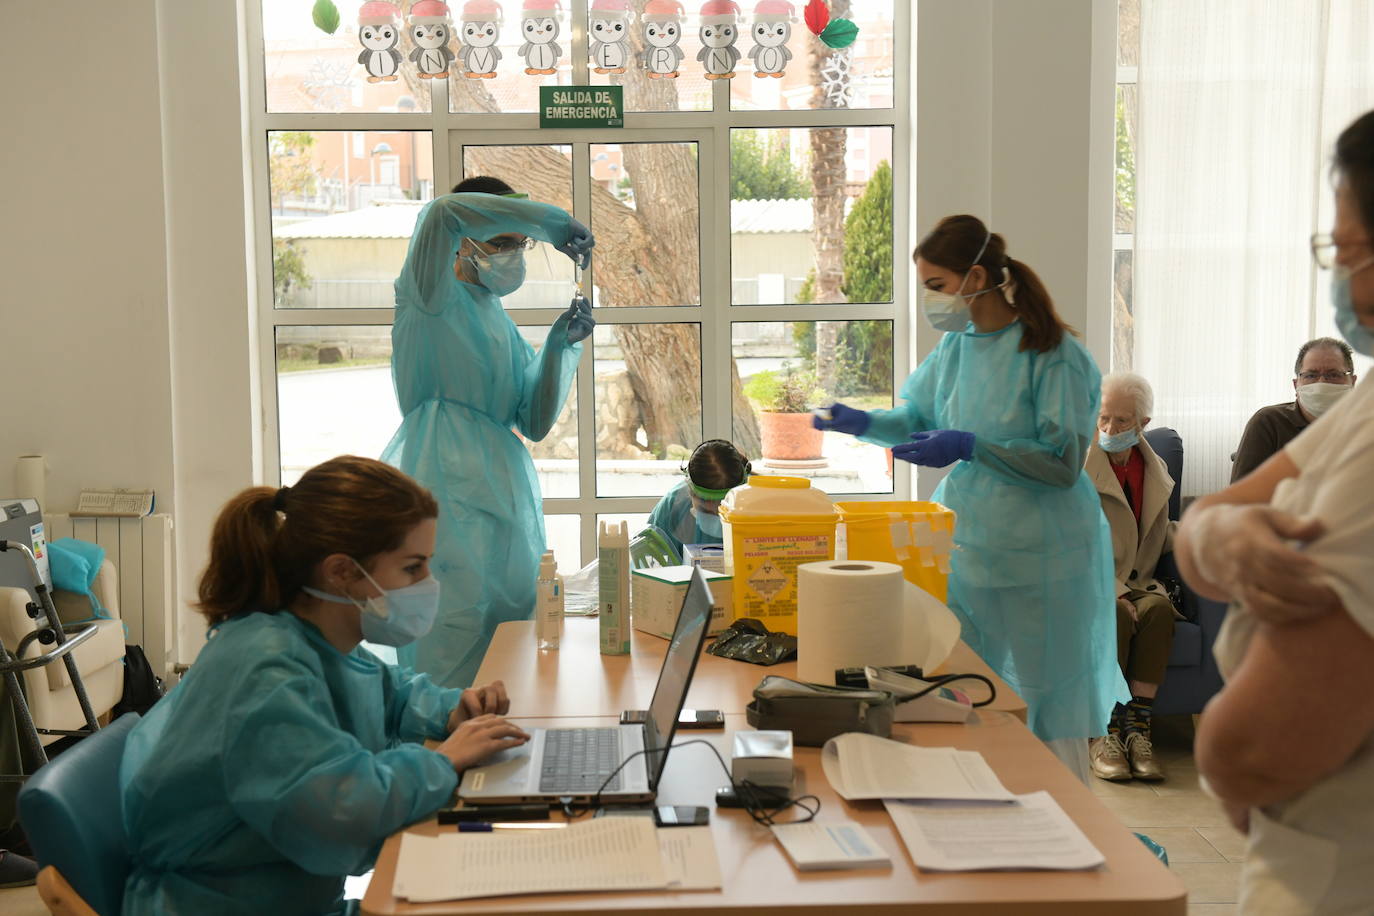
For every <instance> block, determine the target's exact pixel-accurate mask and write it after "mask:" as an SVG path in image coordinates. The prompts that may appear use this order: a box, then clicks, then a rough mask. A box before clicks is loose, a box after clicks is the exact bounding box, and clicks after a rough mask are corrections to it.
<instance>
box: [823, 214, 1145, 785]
mask: <svg viewBox="0 0 1374 916" xmlns="http://www.w3.org/2000/svg"><path fill="white" fill-rule="evenodd" d="M914 257H915V261H916V269H917V272H918V273H919V275H920V278H921V284H922V287H923V288H922V298H921V305H922V308H923V310H924V312H925V314H926V317H927V318H928V319H929V320H930V322H931V324H932V325H934V326H935V327H936V328H937V329H939V330H941V331H945V332H946V333H945V335H944V338H943V339H942V340H941V341H940V343H939V346H937V347H936V349H935V352H933V353H932V354H931V355H930V356H929V357H927V358H926V360H925V361H924V362H922V363H921V365H920V366H918V367H917V368H916V371H915V372H913V373H912V374H911V377H910V378H908V379H907V381H906V385H905V386H904V387H903V388H902V397H903V398H904V399H905V400H906V403H905V404H904V405H902V406H900V407H896V408H894V409H892V410H878V411H873V412H871V413H868V412H865V411H862V410H855V409H853V408H850V407H846V406H845V405H843V404H836V405H834V406H833V407H831V419H830V420H821V419H819V418H818V419H817V421H816V425H817V426H818V427H820V428H822V429H834V430H838V431H839V432H845V433H851V434H853V435H856V436H859V437H860V438H862V439H865V440H867V441H869V442H875V443H878V444H880V445H886V446H893V449H892V454H893V456H894V457H896V458H898V459H900V460H903V461H909V462H911V463H913V464H917V465H922V466H925V467H937V468H940V467H945V466H947V465H950V464H956V462H957V464H956V466H955V468H954V470H953V471H952V472H950V474H949V476H948V477H946V478H945V480H944V481H943V482H942V483H941V484H940V487H939V489H937V490H936V491H935V496H934V498H935V500H936V501H937V502H941V503H944V504H945V505H947V506H949V507H950V508H951V509H953V510H954V511H955V514H956V518H957V521H956V524H955V529H954V542H955V545H956V546H957V548H958V549H957V550H955V551H954V553H953V555H952V556H951V560H950V565H951V570H950V577H949V605H950V607H951V608H952V609H953V611H954V613H955V614H956V615H957V616H958V617H959V620H960V623H961V624H962V625H963V638H964V641H965V642H967V643H968V644H969V645H970V646H971V647H972V648H973V649H974V650H975V651H976V652H977V653H978V654H979V655H980V656H982V657H983V659H984V660H985V661H987V663H988V664H989V665H991V666H992V668H993V669H994V670H995V671H996V672H997V673H998V674H999V675H1000V676H1001V677H1002V679H1003V680H1005V681H1006V682H1007V683H1008V684H1010V685H1011V687H1012V689H1013V690H1015V691H1016V692H1017V694H1019V695H1020V696H1021V697H1022V698H1024V699H1025V700H1026V702H1027V705H1028V706H1029V725H1030V727H1031V730H1032V731H1034V732H1035V733H1036V735H1038V736H1039V737H1040V738H1041V739H1042V740H1044V741H1045V742H1047V743H1049V744H1050V747H1051V749H1052V750H1054V751H1055V753H1056V754H1058V755H1059V756H1060V758H1061V759H1063V760H1065V762H1066V763H1068V764H1070V768H1071V769H1073V770H1074V771H1075V772H1077V773H1079V774H1080V776H1081V777H1082V778H1083V779H1084V780H1085V781H1086V779H1087V742H1086V740H1083V739H1087V738H1092V737H1096V736H1098V735H1102V734H1105V732H1106V727H1107V720H1108V718H1109V717H1110V715H1111V711H1112V708H1113V706H1114V705H1115V703H1116V702H1117V701H1118V700H1121V701H1123V702H1124V701H1125V700H1126V699H1127V698H1129V696H1130V694H1129V692H1128V691H1127V690H1126V684H1125V682H1124V681H1123V680H1122V677H1121V671H1120V669H1119V668H1118V667H1117V665H1116V663H1115V660H1114V659H1115V655H1114V653H1115V648H1114V647H1115V645H1116V643H1115V639H1116V637H1115V627H1116V623H1115V594H1114V587H1113V567H1112V552H1111V534H1110V531H1109V530H1108V528H1107V523H1106V520H1105V518H1104V517H1103V515H1102V507H1101V505H1100V503H1099V501H1098V500H1097V498H1096V491H1095V490H1094V488H1093V484H1092V481H1091V480H1090V479H1089V478H1088V476H1087V474H1086V473H1085V472H1084V470H1083V463H1084V460H1085V458H1086V456H1087V452H1088V447H1089V445H1090V444H1091V443H1092V441H1093V437H1094V436H1095V435H1096V427H1095V423H1096V420H1097V411H1098V406H1099V401H1100V399H1101V393H1100V383H1101V373H1100V372H1099V371H1098V369H1097V365H1096V364H1095V363H1094V362H1093V358H1092V356H1091V355H1090V354H1089V353H1088V351H1087V350H1086V349H1085V348H1084V346H1083V345H1082V344H1081V343H1079V341H1078V340H1077V339H1076V337H1075V336H1074V334H1073V331H1072V329H1070V328H1069V327H1068V326H1067V325H1065V324H1064V322H1063V321H1062V320H1061V319H1060V317H1059V316H1058V314H1057V313H1056V312H1055V310H1054V303H1053V302H1052V301H1051V300H1050V296H1049V293H1048V292H1047V291H1046V289H1045V287H1044V285H1043V284H1042V283H1041V282H1040V278H1039V277H1037V276H1036V275H1035V273H1034V271H1032V270H1031V269H1030V267H1029V266H1027V265H1026V264H1024V263H1022V262H1021V261H1017V260H1015V259H1013V258H1010V257H1008V255H1007V249H1006V243H1005V241H1004V240H1003V239H1002V237H1001V236H1000V235H997V234H995V233H991V232H989V231H988V229H987V228H986V227H985V226H984V225H983V223H982V222H981V221H980V220H979V219H977V218H976V217H973V216H951V217H947V218H945V219H944V220H942V221H941V222H940V223H939V225H937V226H936V227H935V229H934V230H933V231H932V232H931V233H930V234H929V235H927V236H926V237H925V238H924V239H922V240H921V243H920V245H918V246H917V248H916V252H915V256H914Z"/></svg>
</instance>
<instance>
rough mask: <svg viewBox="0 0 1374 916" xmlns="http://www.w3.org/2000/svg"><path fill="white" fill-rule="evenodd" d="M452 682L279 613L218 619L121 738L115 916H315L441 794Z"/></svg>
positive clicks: (447, 777) (339, 898) (339, 902)
mask: <svg viewBox="0 0 1374 916" xmlns="http://www.w3.org/2000/svg"><path fill="white" fill-rule="evenodd" d="M461 693H462V691H461V690H447V689H444V688H441V687H437V686H435V685H434V684H433V683H431V682H430V679H429V678H428V677H426V676H424V675H415V674H412V673H411V672H409V671H404V670H401V669H398V668H396V667H394V666H391V665H387V664H385V663H383V662H381V661H380V660H379V659H377V658H376V657H375V656H373V655H372V654H371V653H369V652H368V651H367V650H366V649H362V648H357V649H354V650H353V651H352V652H350V653H348V654H347V655H345V654H344V653H342V652H340V651H339V650H337V649H335V648H334V647H333V646H331V645H330V644H329V643H328V642H327V641H326V640H325V638H324V637H323V636H322V635H321V634H320V632H319V631H318V630H317V629H315V627H314V626H313V625H311V624H308V623H306V622H304V621H302V620H300V619H299V618H297V617H296V616H295V615H294V614H291V613H289V612H285V611H283V612H281V613H277V614H265V613H253V614H247V615H245V616H243V617H239V618H236V619H234V620H231V621H229V622H227V623H225V624H223V625H222V626H220V627H219V628H218V630H217V631H215V633H214V635H213V637H212V638H211V639H210V641H209V643H208V644H207V645H206V646H205V648H204V649H203V650H201V653H200V656H199V657H198V658H197V659H196V663H195V665H194V666H193V667H192V668H191V670H190V672H189V673H188V674H187V675H186V677H185V678H184V679H183V680H182V681H181V683H180V684H178V685H177V686H176V688H175V689H174V690H172V692H171V693H169V694H167V696H166V697H164V698H163V699H162V700H161V701H159V702H158V704H157V705H156V706H154V707H153V708H152V710H151V711H150V712H149V713H148V715H147V716H146V717H145V718H144V719H143V721H142V722H140V723H139V724H138V726H137V727H136V728H135V729H134V730H133V731H132V732H131V733H130V734H129V742H128V745H127V746H126V747H125V750H124V759H123V762H122V764H121V766H120V771H119V780H120V786H121V789H122V792H123V807H124V827H125V830H126V832H127V834H128V842H129V859H130V862H131V863H132V871H131V873H130V875H129V877H128V880H127V882H126V884H125V889H124V916H143V914H180V913H203V914H209V913H215V914H237V913H241V914H245V916H246V914H262V913H274V914H294V913H311V914H317V913H329V912H337V911H341V910H342V908H343V879H344V876H345V875H350V874H362V873H363V872H366V871H367V870H368V869H369V868H371V867H372V863H373V860H374V859H375V858H376V856H377V852H378V850H380V848H381V844H382V841H383V840H385V839H386V837H387V836H388V835H389V834H391V833H393V832H395V831H396V830H398V829H399V828H401V827H403V826H404V825H406V824H409V823H411V822H412V821H416V820H419V819H421V818H423V817H426V816H428V815H429V814H432V813H433V812H434V811H436V810H438V809H439V808H441V807H443V806H444V805H445V804H447V803H448V801H449V799H450V798H451V796H452V794H453V790H454V788H455V787H456V786H457V776H456V774H455V773H454V771H453V765H452V764H451V763H450V762H449V761H448V759H447V758H446V757H444V756H443V755H442V754H439V753H437V752H435V751H431V750H427V749H426V748H425V747H423V746H422V745H420V744H418V743H410V742H418V741H420V740H422V739H424V738H441V737H443V736H444V734H445V728H446V724H447V721H448V715H449V712H450V711H451V710H452V709H453V707H454V706H456V705H457V704H458V699H459V696H460V695H461Z"/></svg>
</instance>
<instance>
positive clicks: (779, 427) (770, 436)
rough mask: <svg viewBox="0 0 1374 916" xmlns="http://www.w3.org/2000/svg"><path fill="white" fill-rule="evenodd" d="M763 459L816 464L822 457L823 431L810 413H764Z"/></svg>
mask: <svg viewBox="0 0 1374 916" xmlns="http://www.w3.org/2000/svg"><path fill="white" fill-rule="evenodd" d="M761 426H762V433H763V457H764V458H765V459H767V458H776V459H778V460H780V461H814V460H816V459H818V458H820V457H821V438H822V434H821V431H820V430H819V429H815V428H814V427H812V425H811V414H809V413H773V412H772V411H766V410H765V411H763V412H762V420H761Z"/></svg>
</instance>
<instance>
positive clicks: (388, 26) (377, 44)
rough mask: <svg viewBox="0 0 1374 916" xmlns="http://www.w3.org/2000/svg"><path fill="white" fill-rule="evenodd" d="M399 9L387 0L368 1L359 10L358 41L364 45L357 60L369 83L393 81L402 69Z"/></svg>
mask: <svg viewBox="0 0 1374 916" xmlns="http://www.w3.org/2000/svg"><path fill="white" fill-rule="evenodd" d="M400 18H401V11H400V10H399V9H397V8H396V4H394V3H388V2H387V0H368V2H367V3H364V4H363V6H362V9H360V10H358V43H359V44H361V45H362V46H363V50H362V52H361V53H360V54H359V55H358V63H360V64H362V65H363V69H364V70H366V71H367V81H368V82H369V83H382V82H386V83H390V82H394V81H395V80H396V78H397V74H398V72H399V71H400V69H401V52H400V51H397V50H396V44H397V43H398V42H399V41H400V40H401V26H400Z"/></svg>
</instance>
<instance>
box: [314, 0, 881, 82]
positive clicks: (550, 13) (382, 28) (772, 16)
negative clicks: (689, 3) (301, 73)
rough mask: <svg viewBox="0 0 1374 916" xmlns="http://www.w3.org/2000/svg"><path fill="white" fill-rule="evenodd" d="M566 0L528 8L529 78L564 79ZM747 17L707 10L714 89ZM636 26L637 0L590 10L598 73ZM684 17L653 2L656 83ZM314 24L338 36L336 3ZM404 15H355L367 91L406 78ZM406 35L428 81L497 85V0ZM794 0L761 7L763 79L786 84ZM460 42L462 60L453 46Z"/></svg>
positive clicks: (432, 1)
mask: <svg viewBox="0 0 1374 916" xmlns="http://www.w3.org/2000/svg"><path fill="white" fill-rule="evenodd" d="M562 12H563V6H562V0H524V4H523V6H522V9H521V19H520V35H521V37H522V38H523V39H524V42H523V44H521V45H520V49H519V51H518V52H517V53H518V54H519V56H520V57H521V58H523V59H524V64H525V67H524V70H525V73H526V74H527V75H530V76H552V75H553V74H556V73H557V72H558V63H559V61H560V60H561V59H562V57H563V48H562V47H561V46H560V45H559V44H558V35H559V26H560V16H561V14H562ZM743 17H744V13H743V12H742V11H741V9H740V6H739V4H738V3H737V2H736V0H706V2H705V3H703V4H702V6H701V9H700V12H699V14H698V18H699V32H698V36H699V38H700V40H701V46H702V47H701V50H700V51H699V52H698V53H697V57H696V59H697V60H698V61H700V62H701V64H702V69H704V70H705V71H706V74H705V75H706V78H707V79H708V80H722V79H732V78H734V76H735V74H736V67H737V66H738V64H739V60H740V57H741V54H740V51H739V49H738V48H737V47H736V44H737V43H738V41H739V37H740V22H741V20H742V19H743ZM633 19H634V12H633V9H632V8H631V5H630V0H591V5H590V8H589V9H588V11H587V20H588V39H589V46H588V51H589V55H590V57H591V69H592V71H593V72H595V73H598V74H602V75H605V74H611V73H624V72H626V70H627V69H628V68H629V63H630V58H631V53H630V47H629V30H630V25H631V23H632V21H633ZM685 19H686V13H685V11H684V10H683V7H682V3H681V2H679V0H648V2H647V3H646V4H645V7H644V13H643V16H642V22H641V35H640V37H641V38H642V39H643V42H644V45H645V49H644V51H643V52H642V53H641V54H640V55H639V56H638V58H637V59H636V60H635V63H636V64H637V65H638V66H640V67H642V68H644V69H645V70H647V71H648V76H649V78H650V79H676V78H678V77H679V76H680V75H681V66H682V60H683V57H684V56H685V55H684V53H683V51H682V48H681V41H682V35H683V31H684V28H685ZM311 20H312V21H313V22H314V24H315V26H316V27H317V28H319V29H320V30H321V31H323V32H326V33H328V34H331V35H332V34H334V32H335V31H336V30H337V29H338V27H339V10H338V7H336V6H335V5H334V2H333V0H316V2H315V4H314V6H313V8H312V9H311ZM400 20H401V11H400V8H399V7H398V6H397V4H396V3H395V2H393V0H366V2H364V3H363V4H362V6H361V7H360V8H359V10H358V43H359V44H360V45H361V46H362V50H361V51H360V52H359V54H358V63H359V64H360V65H361V66H362V67H363V69H364V71H365V72H366V73H367V81H368V82H370V83H377V82H391V81H394V80H396V79H398V78H399V71H400V66H401V61H402V57H401V52H400V51H398V50H397V48H396V46H397V45H398V44H399V43H400V29H401V26H400ZM406 20H407V21H406V28H407V30H408V31H409V33H410V39H411V41H412V42H413V44H414V46H415V47H414V49H413V50H412V51H411V52H410V55H409V58H408V60H409V61H410V63H412V64H414V65H415V69H416V71H417V75H418V76H419V77H420V78H421V79H447V78H448V75H449V69H450V66H451V65H452V64H453V63H454V62H455V61H457V63H458V67H459V70H460V72H461V73H462V74H463V76H465V77H467V78H468V79H493V78H494V77H495V76H496V75H497V68H498V66H499V64H500V62H501V60H502V58H503V57H504V55H503V54H502V52H501V49H500V48H499V47H498V44H499V42H500V39H501V24H502V12H501V6H500V4H499V3H498V2H497V0H467V2H465V3H464V4H463V10H462V14H461V15H460V17H459V21H460V22H461V24H462V27H461V29H460V30H459V31H458V32H457V34H456V35H455V31H454V25H453V20H452V14H451V12H450V10H449V6H448V4H447V3H446V2H444V0H415V2H414V3H413V4H412V5H411V8H410V12H409V14H408V16H407V17H406ZM803 20H804V21H805V23H806V27H807V29H808V30H810V32H811V33H812V34H813V35H815V36H816V37H817V38H818V39H819V40H820V41H821V42H822V43H823V44H825V46H826V47H828V48H832V49H836V50H840V49H844V48H848V47H849V46H850V45H852V44H854V42H855V40H856V39H857V38H858V34H859V27H858V26H857V25H855V24H854V23H853V22H852V21H850V20H848V19H832V18H831V17H830V5H829V3H828V2H827V0H808V2H807V4H806V8H805V10H804V12H803ZM796 21H797V20H796V9H795V7H794V5H793V3H792V2H791V0H757V2H756V3H755V6H754V12H753V22H752V25H751V28H750V37H751V39H752V40H753V44H752V46H751V47H750V49H749V52H748V57H749V59H750V61H752V62H753V64H754V76H755V77H756V78H759V79H763V78H767V77H772V78H775V79H781V78H782V77H783V76H784V75H786V71H787V65H788V63H789V62H790V61H791V60H792V56H793V55H792V51H791V50H790V49H789V48H788V47H787V44H788V41H789V40H790V39H791V37H792V24H793V23H794V22H796ZM455 37H457V38H459V39H460V44H459V50H458V53H457V54H455V53H454V51H453V49H452V48H451V47H449V44H450V42H451V41H452V40H453V39H454V38H455ZM841 57H842V55H834V58H835V60H833V61H832V62H831V65H830V67H829V72H828V73H826V74H825V76H826V77H827V78H826V79H825V80H824V82H825V83H828V84H830V85H828V86H823V89H824V91H825V92H826V94H827V96H830V95H832V94H834V93H836V92H840V93H843V91H844V88H843V86H842V85H840V84H845V83H847V82H848V80H847V70H848V64H849V61H848V55H843V58H844V59H843V60H840V58H841Z"/></svg>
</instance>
